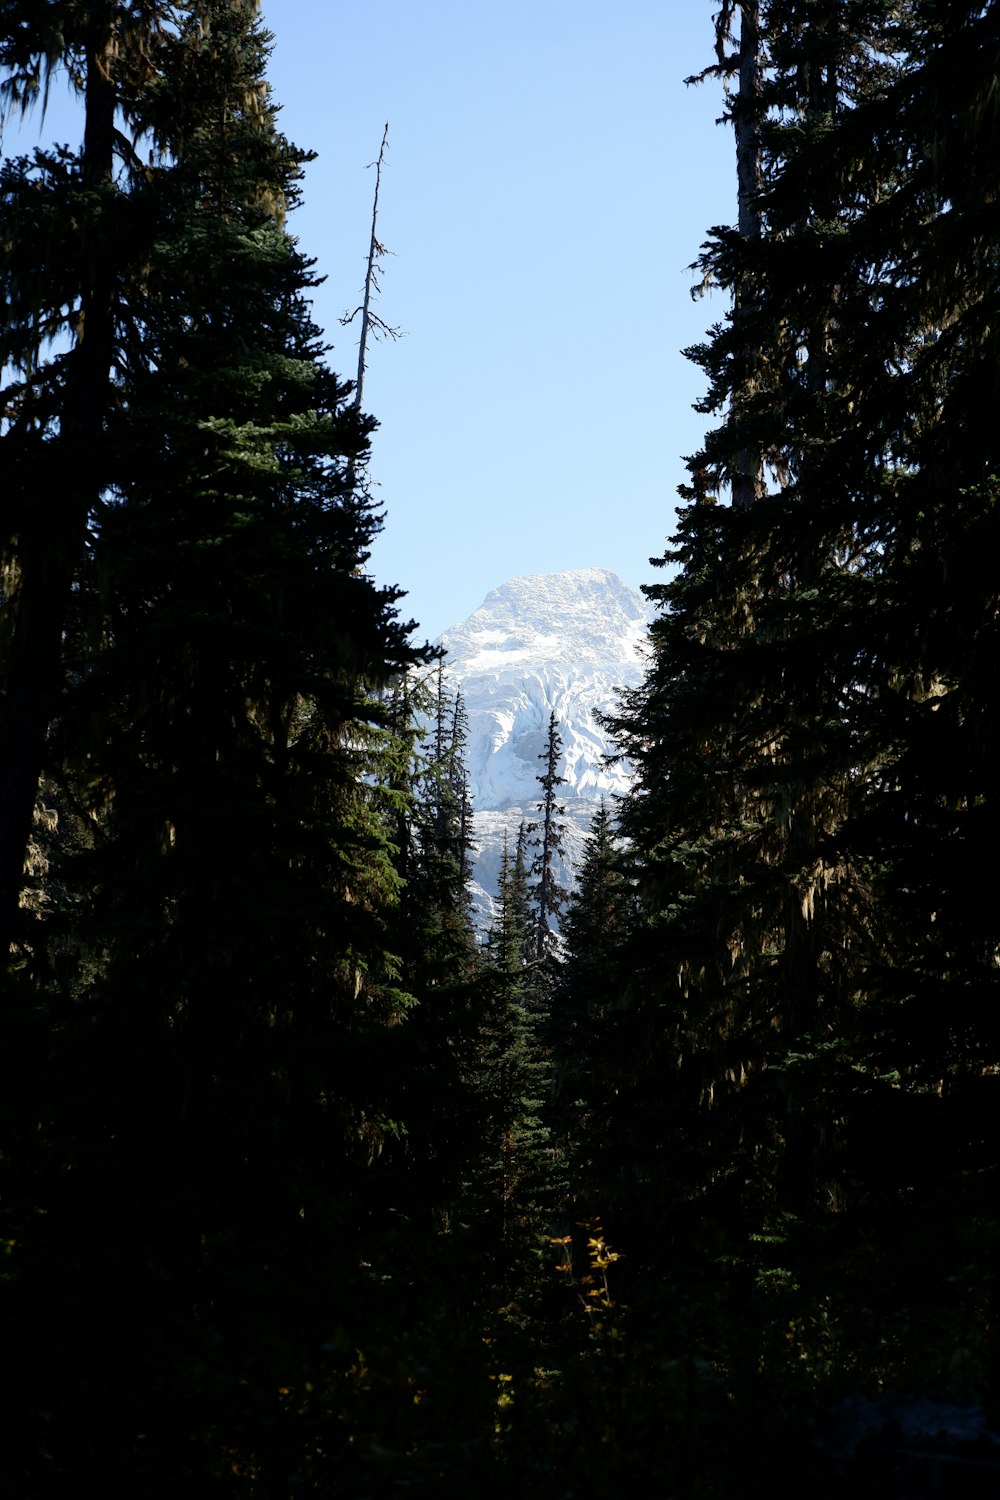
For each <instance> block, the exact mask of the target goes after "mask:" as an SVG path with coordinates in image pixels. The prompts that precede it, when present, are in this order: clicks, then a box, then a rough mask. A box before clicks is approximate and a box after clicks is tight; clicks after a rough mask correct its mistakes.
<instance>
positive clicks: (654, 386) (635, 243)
mask: <svg viewBox="0 0 1000 1500" xmlns="http://www.w3.org/2000/svg"><path fill="white" fill-rule="evenodd" d="M716 8H717V6H716V5H715V4H714V3H695V4H689V3H678V4H665V3H664V0H619V3H618V4H617V5H616V6H614V7H611V6H609V5H608V4H607V3H606V0H601V3H596V0H506V3H505V4H503V5H500V6H488V5H477V4H474V3H470V0H381V3H379V4H377V5H376V4H372V3H364V0H360V3H355V4H353V5H346V4H324V5H306V4H305V3H302V0H298V3H295V0H285V3H281V0H270V3H268V0H264V17H265V21H266V23H267V25H268V27H269V28H270V30H271V31H272V32H273V33H274V37H275V48H274V53H273V57H272V64H271V70H270V79H271V83H272V87H273V92H274V97H275V99H276V100H277V101H278V102H280V103H281V104H282V106H283V108H282V114H281V125H282V128H283V129H284V131H285V133H286V134H287V135H288V136H289V137H290V138H291V139H292V140H293V141H295V142H296V144H298V145H302V146H309V147H311V148H312V149H314V150H315V151H317V152H318V153H319V155H318V159H317V160H316V161H315V162H314V163H313V164H312V165H311V166H310V167H309V168H308V171H307V175H306V179H305V186H304V191H305V197H304V203H303V207H302V209H301V210H300V211H299V213H298V214H297V215H296V218H295V220H294V221H293V224H292V228H293V230H294V232H295V233H296V234H297V235H298V237H299V239H300V241H301V244H302V246H303V248H304V249H306V250H307V251H308V252H309V253H310V254H311V255H314V256H316V257H317V259H318V261H319V268H320V269H322V270H323V271H324V272H325V273H326V274H327V278H328V279H327V282H326V284H325V285H324V287H322V288H321V289H320V291H319V292H318V294H317V298H316V312H317V316H318V321H319V322H320V323H321V325H322V326H323V327H324V328H325V329H326V330H327V332H328V335H329V337H330V340H331V342H333V343H334V345H335V349H334V353H333V355H332V363H333V365H334V367H335V368H336V369H338V370H341V371H347V370H350V369H352V368H353V366H354V363H355V360H356V353H355V346H354V331H353V330H344V329H342V328H340V327H339V326H338V324H337V321H336V320H337V318H338V316H339V315H340V314H341V313H342V312H343V311H344V310H345V309H347V308H349V307H353V306H354V305H355V304H356V303H357V301H358V300H359V294H360V289H361V283H362V279H363V275H364V263H365V255H366V252H367V243H368V232H369V222H370V212H371V208H370V204H371V192H372V189H373V186H374V180H373V179H374V174H373V172H370V171H366V170H365V166H366V164H367V163H368V162H370V161H371V160H372V159H373V157H375V156H376V155H377V153H378V146H379V141H380V139H381V133H382V126H383V123H384V122H385V121H386V120H388V122H389V141H390V152H389V167H388V170H387V171H386V172H385V174H384V176H383V185H382V196H381V211H380V218H379V233H380V238H381V239H382V240H383V242H384V243H385V244H386V245H387V246H389V247H390V248H391V249H392V251H394V255H393V256H392V257H390V258H389V259H388V260H387V262H386V269H385V276H384V281H383V294H382V298H381V301H380V304H379V311H380V313H381V314H382V316H383V317H384V318H385V319H386V321H387V322H389V323H391V324H394V325H398V326H400V327H402V328H403V329H405V330H406V337H405V338H403V339H401V340H400V341H399V342H397V343H383V344H380V345H378V346H376V347H375V348H374V349H373V350H372V353H371V358H370V361H369V370H368V375H367V377H366V384H365V406H366V408H367V409H368V410H369V411H370V412H372V414H373V415H375V416H376V417H377V418H378V420H379V423H380V428H379V431H378V432H377V433H376V435H375V443H374V450H373V459H372V465H371V472H372V476H373V478H374V480H375V482H376V483H377V485H378V486H379V489H378V495H379V497H380V500H381V501H382V502H384V504H385V507H386V512H387V514H386V525H385V531H384V534H383V536H382V538H381V539H380V540H379V542H378V544H377V546H376V550H375V552H374V554H373V559H372V568H373V571H374V572H375V575H376V577H377V578H378V579H379V581H380V582H385V583H390V582H391V583H398V584H400V585H401V586H402V587H404V588H405V589H407V591H408V598H407V600H406V601H404V609H405V610H406V612H407V614H408V615H414V616H415V617H416V618H417V619H418V620H419V621H420V624H421V626H422V630H423V631H425V632H427V633H428V634H429V635H431V636H434V635H436V634H438V633H439V632H440V631H441V630H443V629H445V628H446V627H447V626H449V625H450V624H453V623H454V622H456V621H457V620H459V619H462V618H464V616H465V615H467V614H469V613H470V612H471V611H472V610H473V609H475V608H476V607H477V606H478V605H479V604H480V603H481V602H482V599H483V596H484V595H485V594H486V592H487V591H488V590H489V589H490V588H493V587H495V586H496V585H497V584H499V583H502V582H504V580H505V579H507V578H508V577H511V576H514V575H516V574H521V573H537V572H549V571H555V570H559V569H562V568H571V567H586V566H595V565H596V566H604V567H610V568H612V569H614V570H615V571H616V572H618V573H619V574H621V576H622V577H623V578H624V579H625V580H626V581H627V582H629V583H632V584H636V585H637V584H639V583H642V582H647V581H650V580H651V579H652V578H653V577H654V570H653V569H652V568H650V566H649V564H648V558H649V557H650V555H651V554H652V555H658V554H661V553H662V551H663V549H664V546H665V542H666V538H667V537H668V536H669V535H670V533H671V531H672V529H673V520H674V503H675V499H676V486H677V484H678V483H679V482H680V481H681V480H682V479H683V477H684V470H683V464H682V463H681V455H682V454H685V453H690V452H691V451H693V450H694V449H695V448H696V447H697V445H698V442H699V438H700V436H701V433H702V431H703V429H704V420H705V419H704V418H702V417H700V416H698V415H697V414H696V413H695V412H693V411H692V410H691V404H692V402H693V401H695V400H696V399H697V398H698V397H699V395H700V394H701V391H702V387H703V381H702V377H701V375H700V373H699V371H698V370H697V369H696V368H695V367H694V366H693V365H691V364H690V363H689V362H688V361H686V360H685V359H683V357H682V356H681V353H680V350H681V349H682V348H684V347H685V346H687V345H690V344H693V343H697V342H700V341H701V339H702V338H703V336H704V332H705V330H706V328H707V327H708V326H709V325H710V323H711V322H713V321H715V320H717V319H719V318H721V317H723V316H724V313H725V302H724V300H723V298H722V297H721V296H719V295H716V296H715V297H712V298H703V299H701V300H699V301H693V300H692V298H691V295H690V292H691V286H692V284H693V278H692V276H691V275H690V273H688V271H687V270H686V268H687V266H688V265H689V264H690V263H691V261H692V260H693V259H694V257H695V255H696V254H697V252H698V247H699V245H700V243H701V241H702V239H703V238H704V233H705V231H706V229H707V228H708V227H709V226H711V225H712V224H715V223H720V222H721V223H728V222H731V221H732V220H733V219H734V218H735V170H734V150H733V144H732V139H731V133H730V132H729V131H728V130H727V129H726V128H724V127H718V126H716V125H715V123H714V122H715V119H716V117H717V116H718V115H719V114H720V113H721V109H722V99H721V93H720V89H719V87H718V85H717V84H714V83H711V82H709V83H707V84H702V85H701V86H700V87H698V88H685V86H684V82H683V80H684V78H685V77H686V76H688V75H690V74H692V73H694V72H696V71H699V70H700V69H701V68H703V67H704V66H705V65H706V64H707V63H708V62H710V61H711V60H712V59H713V55H714V54H713V40H714V33H713V26H712V13H713V11H714V10H715V9H716Z"/></svg>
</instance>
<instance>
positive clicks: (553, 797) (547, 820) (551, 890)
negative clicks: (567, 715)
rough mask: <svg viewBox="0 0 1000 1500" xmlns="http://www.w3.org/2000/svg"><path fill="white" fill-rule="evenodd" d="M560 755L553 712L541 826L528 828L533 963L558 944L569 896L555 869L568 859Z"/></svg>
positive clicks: (540, 807) (545, 758) (543, 773)
mask: <svg viewBox="0 0 1000 1500" xmlns="http://www.w3.org/2000/svg"><path fill="white" fill-rule="evenodd" d="M561 755H562V739H561V737H560V734H559V729H558V725H557V724H556V716H555V712H554V711H553V712H552V713H551V714H550V715H549V727H548V733H547V736H546V741H545V749H544V750H543V751H542V752H541V753H540V755H539V757H538V759H539V760H541V761H544V763H545V769H544V771H541V772H540V773H539V776H538V784H539V786H540V787H541V789H542V797H541V801H540V802H539V803H538V804H537V811H538V812H539V813H540V814H541V817H540V819H539V821H538V822H536V823H532V824H531V825H529V832H533V833H535V834H536V838H535V840H534V845H535V849H536V853H535V857H534V859H533V860H532V862H531V870H530V872H529V873H530V876H531V880H532V885H531V904H532V934H531V942H530V952H531V956H532V958H534V959H544V958H548V957H549V956H550V955H551V953H552V951H553V949H554V947H555V944H556V934H557V932H558V926H559V918H560V916H561V914H562V908H563V903H564V901H565V900H566V892H565V890H564V889H563V887H562V886H561V885H560V883H559V881H558V879H557V877H556V869H555V862H556V860H557V859H560V858H564V857H565V850H564V848H563V842H562V831H563V830H562V823H561V822H560V819H561V818H562V817H563V816H564V814H565V812H566V809H565V807H561V806H560V805H559V802H558V791H557V789H558V788H559V787H560V786H564V785H565V783H566V778H565V776H560V775H559V760H560V757H561Z"/></svg>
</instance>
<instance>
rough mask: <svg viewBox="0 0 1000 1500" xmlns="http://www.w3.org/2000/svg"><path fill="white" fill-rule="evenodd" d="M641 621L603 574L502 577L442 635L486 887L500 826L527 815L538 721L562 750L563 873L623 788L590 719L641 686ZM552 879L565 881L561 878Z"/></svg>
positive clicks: (638, 606)
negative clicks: (462, 713)
mask: <svg viewBox="0 0 1000 1500" xmlns="http://www.w3.org/2000/svg"><path fill="white" fill-rule="evenodd" d="M651 618H652V608H651V606H650V605H648V604H647V602H646V600H645V598H644V597H643V595H642V594H640V593H639V592H638V591H637V590H636V589H632V588H629V587H628V585H627V584H625V583H623V582H622V580H621V579H620V578H619V577H618V576H617V574H615V573H612V572H611V571H610V570H609V569H608V568H573V569H571V570H569V571H567V572H564V573H538V574H534V575H530V576H527V577H521V578H511V579H509V580H508V581H507V582H506V583H504V584H501V585H500V587H499V588H495V589H492V590H491V591H490V593H489V594H487V596H486V598H485V599H484V601H483V603H482V604H481V606H480V607H479V609H477V610H475V611H474V612H473V613H472V614H471V615H470V616H469V617H468V619H467V620H463V621H462V622H461V623H460V624H458V625H454V626H452V628H451V629H450V630H447V631H445V633H444V635H442V637H441V640H440V644H441V645H442V646H444V648H445V650H446V651H447V653H448V655H447V660H446V663H445V668H446V671H447V673H448V676H449V677H450V678H451V681H452V682H453V683H454V684H455V685H456V686H460V687H461V689H462V696H463V698H464V700H465V707H466V710H467V713H468V717H469V741H468V748H467V758H468V769H469V782H470V787H469V790H470V794H471V797H472V803H473V807H474V809H475V815H476V838H477V841H478V843H479V850H480V853H479V858H478V860H477V870H476V877H477V880H478V882H479V883H480V885H482V886H483V887H484V888H485V889H486V890H489V889H490V887H491V886H492V885H493V884H494V881H495V874H496V871H495V868H494V866H498V865H499V851H500V848H501V846H502V840H503V831H504V829H505V828H506V829H507V831H508V833H509V834H510V836H511V837H516V834H517V826H518V823H519V821H520V819H521V818H522V817H523V818H526V819H531V818H532V817H534V815H535V804H536V803H537V801H538V798H539V795H540V794H539V788H538V779H537V778H538V773H539V769H540V759H539V757H540V756H541V754H542V751H543V749H544V747H545V739H546V734H547V730H548V723H549V715H550V714H553V713H554V714H555V716H556V720H557V723H558V726H559V734H560V736H561V738H562V742H563V756H562V763H561V765H560V767H559V773H560V775H561V776H563V777H565V785H564V786H563V787H561V788H560V801H561V802H562V803H564V804H565V806H566V825H567V828H566V832H567V849H568V852H569V855H570V865H571V866H572V865H575V864H576V863H577V861H578V858H579V855H580V852H581V851H582V847H583V841H584V839H585V838H586V834H587V830H588V829H589V826H590V820H591V818H592V816H593V813H594V809H595V807H596V805H597V801H598V799H599V798H601V797H607V798H609V799H610V798H612V797H614V796H616V795H619V794H621V793H623V792H625V791H626V790H627V788H628V784H629V773H628V769H627V767H625V766H623V765H621V764H616V765H612V766H609V765H607V764H606V756H607V755H608V753H609V752H610V751H611V750H612V749H613V746H612V744H611V741H610V739H609V737H608V735H607V732H606V731H605V730H604V728H603V726H602V724H601V715H602V714H606V713H610V712H612V711H613V710H614V708H615V706H616V700H617V694H618V692H619V690H620V689H622V688H624V687H631V686H635V685H636V684H637V683H639V682H640V681H641V679H642V676H643V672H644V667H645V660H644V653H643V647H644V642H645V638H646V631H647V627H648V624H649V621H650V619H651ZM560 878H562V879H563V883H564V884H569V883H571V879H572V869H569V870H566V871H564V872H562V874H561V877H560Z"/></svg>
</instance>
